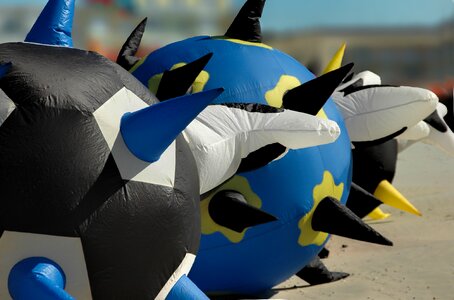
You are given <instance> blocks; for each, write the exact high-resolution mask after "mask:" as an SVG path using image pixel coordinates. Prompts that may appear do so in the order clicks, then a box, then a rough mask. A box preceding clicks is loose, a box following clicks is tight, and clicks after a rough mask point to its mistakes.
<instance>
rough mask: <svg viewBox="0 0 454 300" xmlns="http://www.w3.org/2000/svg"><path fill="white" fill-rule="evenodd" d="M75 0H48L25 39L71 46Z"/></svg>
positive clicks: (33, 41)
mask: <svg viewBox="0 0 454 300" xmlns="http://www.w3.org/2000/svg"><path fill="white" fill-rule="evenodd" d="M74 6H75V0H49V2H47V4H46V7H44V9H43V11H42V12H41V14H40V15H39V17H38V19H37V20H36V22H35V24H34V25H33V27H32V29H31V30H30V32H29V33H28V35H27V37H26V39H25V41H26V42H32V43H39V44H46V45H55V46H63V47H73V40H72V37H71V31H72V27H73V19H74Z"/></svg>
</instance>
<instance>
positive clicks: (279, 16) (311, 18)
mask: <svg viewBox="0 0 454 300" xmlns="http://www.w3.org/2000/svg"><path fill="white" fill-rule="evenodd" d="M235 2H236V3H240V5H241V3H243V1H242V0H235ZM448 18H454V0H268V1H267V4H266V7H265V11H264V13H263V22H262V24H263V28H264V29H273V30H282V29H302V28H311V27H324V26H358V25H359V26H393V27H395V26H406V25H423V26H431V25H434V24H438V23H439V22H440V21H441V20H445V19H448Z"/></svg>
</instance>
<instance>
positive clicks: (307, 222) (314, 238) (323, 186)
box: [298, 171, 344, 246]
mask: <svg viewBox="0 0 454 300" xmlns="http://www.w3.org/2000/svg"><path fill="white" fill-rule="evenodd" d="M343 191H344V184H343V183H342V182H341V183H340V184H339V185H336V184H335V182H334V178H333V175H332V174H331V173H330V172H329V171H325V172H324V173H323V180H322V182H321V183H320V184H319V185H316V186H315V187H314V189H313V198H314V205H313V206H312V209H311V210H310V211H309V213H307V214H306V215H305V216H304V217H303V218H302V219H301V220H300V221H299V223H298V227H299V229H300V230H301V234H300V236H299V238H298V243H299V244H300V245H301V246H308V245H314V244H315V245H318V246H320V245H322V244H323V243H324V242H325V240H326V238H327V237H328V234H327V233H325V232H321V231H314V230H313V229H312V225H311V224H312V216H313V214H314V211H315V209H316V208H317V206H318V204H319V203H320V201H322V200H323V199H324V198H325V197H328V196H330V197H333V198H335V199H338V200H339V199H341V198H342V193H343ZM326 221H327V222H329V220H326Z"/></svg>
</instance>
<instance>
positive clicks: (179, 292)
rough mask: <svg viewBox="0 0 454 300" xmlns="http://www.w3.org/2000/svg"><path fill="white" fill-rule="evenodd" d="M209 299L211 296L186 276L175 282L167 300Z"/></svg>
mask: <svg viewBox="0 0 454 300" xmlns="http://www.w3.org/2000/svg"><path fill="white" fill-rule="evenodd" d="M178 299H179V300H183V299H184V300H209V298H208V297H207V296H206V295H205V294H204V293H203V292H202V291H201V290H200V289H199V288H198V287H197V286H196V285H195V284H194V283H193V282H192V281H191V280H190V279H189V278H188V277H187V276H186V275H183V276H181V278H180V279H179V280H178V281H177V283H175V285H174V286H173V288H172V290H170V293H169V294H168V295H167V297H166V300H178Z"/></svg>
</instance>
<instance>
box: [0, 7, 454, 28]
mask: <svg viewBox="0 0 454 300" xmlns="http://www.w3.org/2000/svg"><path fill="white" fill-rule="evenodd" d="M147 1H155V0H147ZM244 1H245V0H233V2H234V3H235V5H237V6H241V5H242V4H243V3H244ZM46 2H47V0H0V5H2V4H3V5H5V4H6V5H12V4H14V5H18V4H24V3H33V4H34V5H39V6H42V5H44V4H45V3H46ZM78 2H82V1H80V0H78ZM448 18H454V0H268V1H267V4H266V7H265V11H264V15H263V22H262V24H263V28H264V30H291V29H304V28H313V27H326V26H406V25H422V26H431V25H434V24H438V23H439V22H440V21H441V20H445V19H448Z"/></svg>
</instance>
